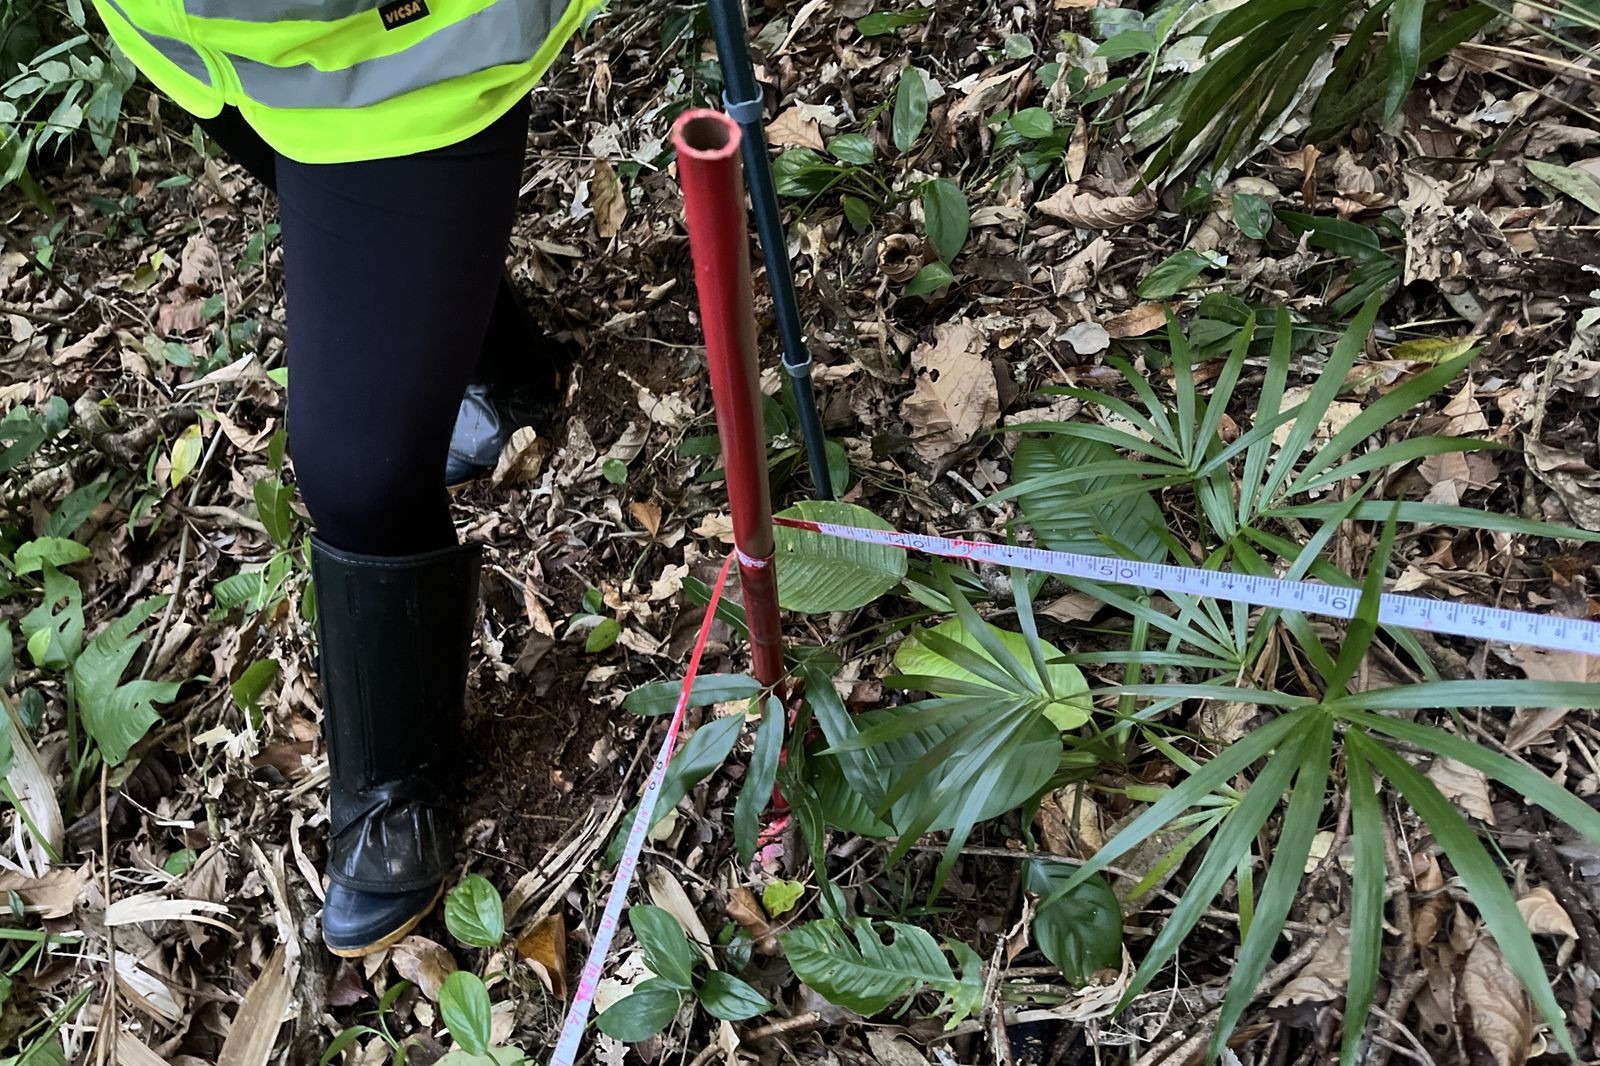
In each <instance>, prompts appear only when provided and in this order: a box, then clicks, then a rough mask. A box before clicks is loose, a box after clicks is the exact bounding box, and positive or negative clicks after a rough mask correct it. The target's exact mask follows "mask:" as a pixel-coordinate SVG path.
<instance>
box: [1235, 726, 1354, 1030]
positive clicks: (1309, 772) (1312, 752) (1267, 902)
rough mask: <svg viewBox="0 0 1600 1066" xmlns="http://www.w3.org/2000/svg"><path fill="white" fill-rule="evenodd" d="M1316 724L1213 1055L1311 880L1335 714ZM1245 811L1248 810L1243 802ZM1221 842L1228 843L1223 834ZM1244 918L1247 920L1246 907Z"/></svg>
mask: <svg viewBox="0 0 1600 1066" xmlns="http://www.w3.org/2000/svg"><path fill="white" fill-rule="evenodd" d="M1311 722H1312V727H1311V728H1310V729H1309V730H1308V731H1307V733H1306V736H1305V739H1304V740H1303V741H1302V742H1301V744H1300V746H1299V748H1298V749H1297V750H1296V751H1295V753H1294V758H1295V762H1296V763H1297V765H1296V767H1295V770H1296V773H1295V779H1294V789H1293V791H1292V792H1291V793H1290V796H1289V808H1288V810H1287V811H1285V812H1284V816H1283V826H1282V828H1281V830H1280V832H1279V834H1278V844H1277V848H1276V849H1275V850H1274V852H1273V855H1272V866H1271V868H1270V869H1269V870H1268V871H1267V881H1266V884H1265V885H1263V886H1262V888H1261V897H1260V899H1259V900H1257V901H1256V904H1255V913H1254V917H1253V919H1252V920H1251V922H1250V925H1249V931H1248V932H1246V933H1245V934H1244V944H1243V945H1242V946H1241V947H1240V949H1239V961H1238V962H1237V963H1236V964H1235V965H1234V969H1233V973H1232V975H1231V976H1230V977H1229V979H1228V992H1227V995H1226V996H1224V997H1223V1000H1222V1010H1221V1012H1220V1014H1219V1016H1218V1018H1217V1027H1216V1031H1215V1032H1214V1033H1213V1034H1212V1037H1211V1052H1210V1053H1211V1054H1212V1055H1217V1054H1218V1053H1220V1052H1221V1050H1222V1045H1223V1044H1224V1043H1225V1042H1226V1041H1227V1039H1228V1037H1229V1036H1230V1035H1231V1034H1232V1033H1233V1030H1234V1027H1235V1026H1237V1025H1238V1024H1239V1019H1240V1018H1241V1017H1243V1015H1244V1011H1245V1008H1246V1007H1248V1006H1249V1005H1250V1001H1251V1000H1252V999H1254V998H1255V994H1256V986H1257V985H1258V984H1259V983H1260V981H1261V975H1262V974H1264V973H1266V971H1267V964H1268V963H1269V962H1271V961H1272V950H1273V948H1274V947H1276V946H1277V943H1278V937H1279V936H1280V935H1281V934H1282V933H1283V924H1284V922H1285V921H1287V920H1288V917H1289V911H1290V909H1291V908H1292V907H1293V906H1294V901H1295V898H1296V897H1297V896H1298V895H1299V892H1300V884H1301V882H1302V881H1304V880H1305V868H1306V857H1307V856H1308V855H1310V854H1311V842H1312V839H1313V838H1314V837H1315V836H1316V835H1317V823H1318V822H1319V821H1320V820H1321V818H1322V801H1323V798H1324V795H1325V793H1326V792H1327V790H1328V770H1329V765H1330V763H1331V761H1332V756H1333V717H1332V716H1331V715H1327V714H1317V715H1316V716H1315V717H1314V718H1312V719H1311ZM1277 758H1278V759H1285V760H1287V759H1288V758H1290V749H1289V748H1287V747H1285V748H1284V750H1283V751H1282V752H1281V753H1280V754H1279V755H1278V756H1277ZM1265 777H1266V775H1265V774H1263V775H1262V780H1258V781H1257V782H1256V784H1255V785H1253V786H1252V787H1251V792H1254V791H1256V790H1257V789H1259V788H1261V786H1262V784H1263V781H1264V780H1265ZM1248 799H1249V797H1248V795H1247V796H1246V800H1248ZM1240 813H1241V814H1242V813H1243V807H1242V805H1241V808H1240ZM1217 842H1218V844H1221V842H1222V837H1221V835H1220V834H1219V835H1218V838H1217ZM1247 847H1248V842H1247ZM1240 917H1241V920H1242V918H1243V912H1242V910H1241V915H1240ZM1242 928H1243V926H1242V925H1241V929H1242Z"/></svg>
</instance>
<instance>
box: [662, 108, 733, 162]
mask: <svg viewBox="0 0 1600 1066" xmlns="http://www.w3.org/2000/svg"><path fill="white" fill-rule="evenodd" d="M672 143H673V146H674V147H676V148H677V149H678V154H679V155H687V156H689V157H691V158H693V159H703V160H705V161H706V162H712V161H716V160H722V159H727V158H728V157H730V156H732V155H734V154H735V153H737V152H738V151H739V126H738V124H737V123H735V122H734V121H733V119H731V118H729V117H728V116H727V115H724V114H723V113H722V112H721V111H711V110H708V109H706V108H697V109H695V110H693V111H685V112H684V113H683V114H681V115H679V116H678V121H676V122H674V123H673V124H672Z"/></svg>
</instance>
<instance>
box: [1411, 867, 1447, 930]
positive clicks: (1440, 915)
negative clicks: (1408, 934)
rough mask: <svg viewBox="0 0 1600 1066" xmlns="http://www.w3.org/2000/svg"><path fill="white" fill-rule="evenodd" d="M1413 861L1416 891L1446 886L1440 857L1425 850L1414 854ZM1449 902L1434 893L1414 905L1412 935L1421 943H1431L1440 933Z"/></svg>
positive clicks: (1413, 881) (1413, 877)
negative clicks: (1440, 865) (1440, 866)
mask: <svg viewBox="0 0 1600 1066" xmlns="http://www.w3.org/2000/svg"><path fill="white" fill-rule="evenodd" d="M1411 863H1412V875H1411V884H1412V887H1413V889H1414V890H1415V891H1416V892H1418V893H1436V892H1438V891H1439V889H1441V888H1443V887H1444V871H1443V870H1441V869H1440V868H1439V860H1438V858H1436V857H1435V856H1433V855H1430V854H1428V853H1426V852H1425V853H1423V854H1421V855H1415V856H1413V857H1412V860H1411ZM1448 904H1449V901H1448V900H1446V899H1445V897H1444V896H1443V895H1433V896H1431V897H1430V898H1428V899H1425V900H1422V901H1420V902H1418V903H1416V904H1414V905H1413V909H1412V919H1411V925H1412V935H1413V936H1414V937H1415V939H1416V941H1417V943H1418V944H1419V945H1420V944H1431V943H1432V942H1433V938H1434V937H1436V936H1438V935H1439V926H1440V923H1441V922H1442V921H1443V919H1444V913H1445V910H1446V909H1447V907H1448Z"/></svg>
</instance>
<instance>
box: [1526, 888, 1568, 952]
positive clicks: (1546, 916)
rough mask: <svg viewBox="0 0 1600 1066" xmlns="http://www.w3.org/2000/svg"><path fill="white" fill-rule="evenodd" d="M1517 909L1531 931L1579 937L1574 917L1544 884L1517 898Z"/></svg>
mask: <svg viewBox="0 0 1600 1066" xmlns="http://www.w3.org/2000/svg"><path fill="white" fill-rule="evenodd" d="M1517 910H1518V911H1520V912H1521V914H1522V920H1523V921H1524V922H1527V923H1528V931H1529V932H1530V933H1537V934H1543V935H1545V936H1563V937H1566V938H1568V939H1569V940H1576V939H1578V931H1577V930H1576V929H1574V928H1573V926H1572V918H1571V917H1570V916H1569V915H1568V914H1567V912H1566V910H1565V909H1564V908H1563V907H1562V906H1561V904H1559V903H1557V902H1556V897H1555V894H1554V893H1552V892H1551V891H1550V890H1549V889H1548V888H1546V887H1544V886H1543V885H1540V886H1539V887H1538V888H1536V889H1534V890H1533V891H1531V892H1529V893H1528V894H1527V895H1526V896H1523V897H1522V898H1521V899H1519V900H1517Z"/></svg>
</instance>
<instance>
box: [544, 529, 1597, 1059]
mask: <svg viewBox="0 0 1600 1066" xmlns="http://www.w3.org/2000/svg"><path fill="white" fill-rule="evenodd" d="M773 521H774V522H777V523H778V524H780V525H785V526H790V527H792V528H795V529H806V530H810V531H812V532H814V533H820V534H822V535H824V536H829V537H838V538H841V539H844V540H855V541H861V542H862V543H865V544H881V545H884V546H887V547H893V548H902V549H905V550H907V551H919V552H923V553H925V554H927V555H939V556H944V557H945V558H950V559H972V560H976V561H978V562H985V563H993V564H995V565H997V566H1006V567H1017V568H1019V569H1022V570H1037V571H1041V572H1044V573H1048V574H1060V575H1063V576H1065V577H1077V578H1083V579H1086V580H1091V581H1103V582H1108V583H1111V584H1117V585H1137V586H1140V587H1142V588H1147V589H1151V590H1153V591H1156V592H1164V593H1174V592H1181V593H1188V594H1189V595H1192V596H1207V597H1210V598H1212V599H1217V600H1231V601H1234V602H1238V603H1248V604H1252V605H1254V606H1257V607H1278V608H1282V609H1284V610H1290V611H1303V612H1305V613H1306V614H1320V615H1328V616H1331V617H1334V618H1354V617H1355V614H1356V605H1357V603H1358V602H1359V601H1360V598H1361V594H1360V591H1359V590H1357V589H1352V588H1341V587H1339V586H1337V585H1324V584H1322V583H1320V582H1315V581H1290V580H1287V579H1284V578H1277V577H1253V576H1251V575H1248V574H1234V573H1227V572H1225V571H1221V570H1201V569H1197V568H1195V567H1188V566H1168V565H1166V564H1163V563H1143V562H1129V561H1127V560H1123V559H1106V558H1101V557H1100V556H1097V555H1078V554H1075V553H1073V552H1057V551H1047V550H1045V549H1043V548H1022V547H1013V546H1011V545H1007V544H991V543H988V542H986V541H976V540H960V539H952V538H949V537H933V536H927V535H924V534H920V533H899V532H895V531H892V530H883V529H863V528H861V527H859V526H844V525H838V524H836V523H833V522H809V521H797V520H795V519H791V518H774V519H773ZM732 559H733V556H732V555H730V556H729V557H728V560H727V561H725V562H724V563H723V566H722V573H721V575H720V576H719V577H718V579H717V583H716V586H715V588H714V589H713V590H712V596H711V602H710V604H709V605H708V606H707V608H706V616H705V620H704V621H703V622H702V623H701V627H700V634H699V639H698V641H697V643H696V645H695V649H694V654H693V655H692V656H691V657H690V660H689V669H688V671H687V672H686V675H685V677H684V681H683V690H682V692H681V693H680V694H679V696H678V706H677V708H676V710H675V711H674V713H673V716H672V721H671V723H670V725H669V727H668V729H667V737H666V740H665V742H664V743H663V744H662V745H661V750H660V751H659V752H658V753H657V755H656V761H655V764H654V765H653V766H652V767H651V769H650V777H649V779H648V781H647V783H646V785H645V791H644V795H643V797H641V799H640V801H639V813H638V815H637V817H635V818H634V821H633V827H632V829H631V830H630V831H629V833H628V840H627V844H626V845H625V846H624V848H623V852H622V858H621V861H620V862H618V864H617V874H616V879H615V880H614V881H613V882H612V885H611V892H610V894H609V895H608V896H607V897H606V905H605V909H604V911H602V912H601V915H600V922H599V924H598V925H596V926H595V932H594V943H593V945H592V946H591V947H590V950H589V958H588V960H587V962H586V963H585V964H584V968H583V974H582V976H581V977H580V978H579V980H578V985H577V990H576V992H575V993H574V994H573V1000H572V1007H571V1009H570V1010H569V1011H568V1013H567V1018H566V1022H565V1024H563V1025H562V1027H561V1036H560V1039H559V1040H558V1042H557V1043H556V1047H555V1051H554V1053H553V1054H552V1055H551V1058H550V1066H573V1064H574V1062H575V1061H576V1060H577V1056H578V1045H579V1042H580V1041H581V1040H582V1039H583V1029H584V1026H585V1024H587V1022H588V1018H589V1012H590V1010H591V1009H592V1008H593V1006H594V996H595V991H596V989H597V988H598V986H599V983H600V976H601V973H602V972H603V970H604V968H605V960H606V955H607V953H608V952H609V951H610V950H611V943H612V940H613V939H614V938H615V937H616V934H617V926H618V924H619V923H620V921H621V919H622V908H623V905H624V904H625V903H626V901H627V896H628V888H629V886H630V885H631V884H632V882H633V874H634V870H635V869H636V868H637V867H638V864H639V853H640V851H641V850H642V849H643V847H644V840H645V835H646V832H647V830H648V829H649V826H650V823H651V821H652V819H653V817H654V814H655V808H656V801H657V800H658V799H659V798H660V795H661V784H662V781H663V780H664V779H665V778H666V773H667V763H668V760H669V759H670V758H671V755H672V746H673V742H674V741H675V740H676V739H677V736H678V727H679V726H680V725H681V724H682V722H683V713H684V710H685V708H686V707H687V706H688V702H689V693H690V691H691V690H692V689H693V687H694V678H695V674H696V673H697V672H698V670H699V668H700V656H701V653H702V652H703V651H704V650H705V643H706V638H707V636H708V635H709V633H710V625H711V620H712V619H713V618H714V617H715V615H716V607H717V600H718V598H719V597H720V596H721V593H722V588H723V584H724V582H725V581H726V580H727V576H728V567H729V563H730V562H731V561H732ZM1378 620H1379V621H1380V622H1385V623H1387V624H1389V625H1397V626H1404V627H1406V628H1407V629H1421V630H1426V631H1427V632H1430V633H1450V634H1453V635H1455V636H1461V637H1473V638H1476V639H1478V640H1491V641H1500V642H1504V643H1507V644H1529V645H1533V646H1535V647H1540V648H1553V649H1556V650H1559V651H1576V652H1585V653H1588V654H1591V655H1600V623H1596V622H1588V621H1582V620H1578V619H1573V618H1562V617H1559V616H1557V615H1544V614H1532V613H1529V612H1527V611H1509V610H1505V609H1503V608H1499V607H1479V606H1476V605H1473V604H1461V603H1451V602H1449V601H1447V600H1430V599H1425V598H1424V597H1421V596H1406V595H1402V594H1399V593H1392V592H1386V593H1384V594H1383V595H1382V596H1381V597H1380V600H1379V606H1378Z"/></svg>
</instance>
